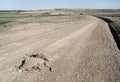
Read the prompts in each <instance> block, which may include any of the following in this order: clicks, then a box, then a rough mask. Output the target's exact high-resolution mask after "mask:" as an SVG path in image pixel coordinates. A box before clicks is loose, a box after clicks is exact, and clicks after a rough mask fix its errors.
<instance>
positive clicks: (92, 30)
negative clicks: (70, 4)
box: [0, 9, 120, 82]
mask: <svg viewBox="0 0 120 82" xmlns="http://www.w3.org/2000/svg"><path fill="white" fill-rule="evenodd" d="M119 49H120V10H78V9H76V10H72V9H55V10H38V11H0V82H120V51H119Z"/></svg>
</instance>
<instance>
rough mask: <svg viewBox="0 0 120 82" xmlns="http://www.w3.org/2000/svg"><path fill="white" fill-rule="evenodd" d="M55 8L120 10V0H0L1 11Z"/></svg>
mask: <svg viewBox="0 0 120 82" xmlns="http://www.w3.org/2000/svg"><path fill="white" fill-rule="evenodd" d="M53 8H84V9H85V8H89V9H120V0H0V10H11V9H12V10H20V9H22V10H24V9H29V10H32V9H36V10H37V9H53Z"/></svg>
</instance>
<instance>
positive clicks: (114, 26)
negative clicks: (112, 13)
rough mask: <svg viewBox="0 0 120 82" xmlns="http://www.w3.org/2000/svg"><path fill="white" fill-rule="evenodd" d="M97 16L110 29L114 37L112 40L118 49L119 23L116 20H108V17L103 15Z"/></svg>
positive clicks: (119, 47)
mask: <svg viewBox="0 0 120 82" xmlns="http://www.w3.org/2000/svg"><path fill="white" fill-rule="evenodd" d="M95 17H98V16H95ZM98 18H100V19H102V20H104V21H105V22H107V23H108V25H109V28H110V31H111V33H112V35H113V37H114V40H115V42H116V44H117V47H118V49H119V50H120V24H119V23H118V22H114V21H112V20H110V19H109V18H105V17H98Z"/></svg>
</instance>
